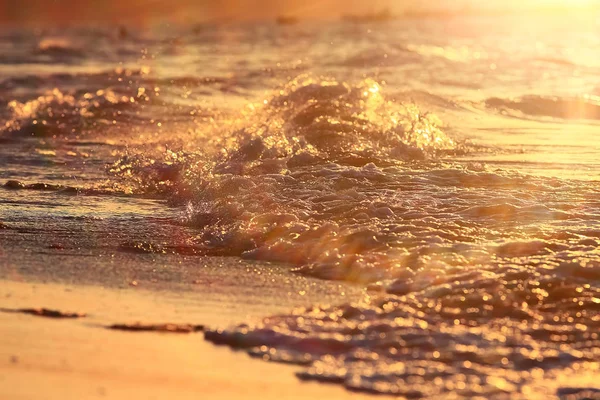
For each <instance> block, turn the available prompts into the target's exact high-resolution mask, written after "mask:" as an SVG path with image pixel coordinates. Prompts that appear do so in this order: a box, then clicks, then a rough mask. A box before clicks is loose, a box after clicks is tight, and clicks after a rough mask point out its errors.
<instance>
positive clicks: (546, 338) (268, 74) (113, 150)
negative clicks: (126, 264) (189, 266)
mask: <svg viewBox="0 0 600 400" xmlns="http://www.w3.org/2000/svg"><path fill="white" fill-rule="evenodd" d="M598 48H600V19H598V18H597V16H594V15H568V16H564V15H563V16H560V17H558V16H544V17H541V16H537V17H534V16H531V15H527V16H519V17H517V16H510V17H509V16H506V17H464V18H461V17H457V18H453V19H441V18H431V19H404V20H397V21H388V22H379V23H367V24H357V23H350V22H333V21H332V22H322V21H320V22H311V21H307V22H301V23H299V24H295V25H289V26H288V25H286V26H278V25H276V24H275V23H252V24H250V23H249V24H221V25H219V24H215V25H209V24H206V25H197V26H177V27H173V26H157V27H147V28H144V29H141V28H128V29H117V28H116V27H87V28H61V29H58V28H57V29H42V28H40V29H12V30H9V29H5V30H3V31H2V32H1V33H0V49H1V51H0V179H3V180H4V182H5V183H6V184H5V185H4V188H2V189H0V222H1V223H2V225H0V226H1V227H4V228H8V229H10V228H11V226H16V225H18V224H19V222H20V221H23V220H28V219H29V220H33V221H34V222H35V218H39V216H40V215H43V214H44V213H52V212H54V213H55V214H56V215H58V217H64V218H69V217H72V216H75V217H82V216H90V215H91V216H94V215H100V216H98V218H108V219H110V218H111V215H113V216H114V215H117V214H119V215H120V214H122V213H127V212H128V211H129V209H130V208H131V209H135V207H136V204H138V203H136V202H140V201H145V200H147V199H158V200H160V201H159V202H158V203H153V204H154V205H153V206H152V207H154V208H152V209H151V212H149V214H151V215H154V216H155V217H156V215H160V218H161V219H160V220H157V219H156V218H155V219H153V224H154V225H156V224H157V223H158V224H159V225H160V224H164V225H171V226H173V225H177V226H183V227H185V231H184V232H185V234H179V235H177V236H176V237H170V236H169V235H168V234H165V232H168V230H166V231H165V232H160V234H159V233H157V234H156V235H155V236H152V234H151V232H150V233H148V232H146V233H145V234H144V235H143V240H141V239H140V241H134V242H130V241H129V242H126V243H120V242H118V241H117V242H115V244H114V245H115V248H117V249H118V250H119V251H131V250H132V249H133V250H136V251H146V252H156V253H165V252H180V253H182V254H195V255H198V256H199V257H201V256H202V255H219V256H231V257H242V258H246V259H254V260H263V261H270V262H279V263H282V264H284V265H286V267H287V268H291V269H293V270H294V271H296V272H297V273H299V274H304V275H308V276H313V277H317V278H320V279H326V280H341V281H349V282H353V283H354V284H356V285H361V286H362V287H364V288H365V295H364V297H363V298H362V299H360V301H357V302H355V303H352V304H338V305H329V306H323V305H315V306H314V307H312V308H305V309H297V310H290V313H289V314H288V315H279V316H271V317H269V316H265V319H264V320H263V321H262V322H261V323H260V324H253V325H240V326H238V327H233V328H231V329H228V330H208V331H207V332H206V339H207V340H210V341H212V342H215V343H220V344H227V345H230V346H232V347H236V348H243V349H247V350H248V351H249V352H250V354H252V355H255V356H257V357H262V358H264V359H268V360H274V361H280V362H288V363H297V364H301V365H305V369H304V370H303V371H302V372H300V373H299V374H298V375H299V378H300V379H305V380H316V381H322V382H330V383H336V384H341V385H344V386H345V387H347V388H348V389H350V390H357V391H366V392H373V393H380V394H393V395H397V396H404V397H410V398H436V399H438V398H477V397H479V398H486V399H488V398H515V399H516V398H544V399H548V398H561V399H563V398H564V399H571V398H572V399H575V398H578V399H579V398H598V396H600V386H599V383H598V382H599V378H600V337H599V335H600V251H599V245H600V187H599V179H600V84H599V83H598V82H600V56H599V55H598V52H597V49H598ZM157 204H159V205H157ZM128 207H129V208H128ZM48 209H52V210H54V211H48ZM132 212H133V211H132ZM149 218H150V216H149ZM139 223H140V222H136V225H138V224H139ZM154 225H153V226H154ZM128 229H129V230H131V231H132V232H135V230H136V229H138V226H127V224H126V223H120V224H119V225H118V226H115V230H128ZM115 236H116V237H117V238H118V237H120V236H119V232H116V235H115Z"/></svg>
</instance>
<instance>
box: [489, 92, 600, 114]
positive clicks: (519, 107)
mask: <svg viewBox="0 0 600 400" xmlns="http://www.w3.org/2000/svg"><path fill="white" fill-rule="evenodd" d="M485 104H486V106H487V107H488V108H493V109H496V110H498V111H500V112H502V113H504V114H507V115H511V116H517V117H518V116H523V115H525V116H532V117H551V118H560V119H566V120H575V119H588V120H600V98H598V97H597V96H586V97H580V98H564V97H563V98H561V97H545V96H536V95H530V96H523V97H521V98H518V99H501V98H497V97H492V98H489V99H487V100H486V102H485Z"/></svg>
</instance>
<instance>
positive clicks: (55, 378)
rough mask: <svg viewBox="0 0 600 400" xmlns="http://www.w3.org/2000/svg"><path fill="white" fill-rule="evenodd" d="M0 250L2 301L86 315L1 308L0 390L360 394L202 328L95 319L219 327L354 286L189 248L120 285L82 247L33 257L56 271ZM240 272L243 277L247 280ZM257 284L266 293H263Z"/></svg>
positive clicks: (220, 395) (27, 393) (146, 395)
mask: <svg viewBox="0 0 600 400" xmlns="http://www.w3.org/2000/svg"><path fill="white" fill-rule="evenodd" d="M1 254H2V255H1V256H0V260H1V261H0V265H1V266H2V270H1V274H2V277H3V280H2V281H1V282H0V307H1V308H4V309H21V308H30V307H31V308H39V307H45V308H49V309H53V310H61V311H64V312H69V311H71V312H80V313H86V314H87V316H86V317H84V318H78V319H55V318H45V317H40V316H32V315H25V314H20V313H8V312H1V313H0V319H1V322H0V336H1V337H2V338H3V340H2V344H1V345H0V398H3V399H15V400H17V399H36V398H37V399H39V398H44V399H63V400H64V399H94V398H111V399H132V398H139V399H167V398H178V399H188V398H189V399H192V398H194V399H197V398H205V399H246V398H248V399H253V398H261V399H282V398H286V399H314V398H330V399H333V398H336V399H337V398H339V399H346V398H348V399H359V398H366V397H368V396H365V395H361V394H356V393H350V392H348V391H346V390H344V389H343V388H341V387H337V386H330V385H322V384H317V383H304V382H301V381H300V380H298V379H297V378H296V377H295V375H294V373H295V371H297V370H299V369H300V367H295V366H286V365H282V364H274V363H266V362H264V361H262V360H258V359H252V358H250V357H249V356H248V355H247V354H246V353H245V352H242V351H237V352H236V351H232V350H230V349H229V348H225V347H217V346H214V345H212V344H210V343H208V342H205V341H204V339H203V334H202V333H190V334H177V333H157V332H139V333H137V332H121V331H114V330H109V329H106V327H107V326H109V325H111V324H115V323H134V322H142V323H165V322H170V323H193V324H205V325H207V326H210V327H227V326H228V325H231V324H238V323H242V322H249V321H252V320H256V319H259V318H261V317H264V316H266V315H270V314H276V313H278V312H285V311H289V310H290V309H291V308H293V307H295V306H299V305H308V304H311V303H313V302H318V301H320V302H323V301H332V302H333V301H336V302H342V301H344V300H347V299H348V298H349V297H350V298H356V297H359V296H360V290H358V289H357V288H354V287H351V286H349V285H339V284H334V283H327V282H318V281H314V280H310V279H305V278H302V277H299V276H297V275H292V274H290V273H289V272H288V271H287V270H286V268H285V267H282V266H269V265H260V264H248V263H240V262H237V261H235V260H227V259H203V258H197V257H196V258H192V259H181V260H179V261H181V262H182V264H183V265H182V264H179V261H178V260H177V258H178V257H175V256H173V257H165V258H167V260H161V257H158V258H157V259H156V261H155V264H156V263H161V268H164V269H167V270H168V269H171V272H170V273H169V272H168V273H166V274H163V277H162V278H158V279H155V280H154V282H152V281H146V280H143V279H142V280H139V281H138V283H137V286H131V285H130V281H128V278H129V277H128V276H127V274H126V273H125V274H124V275H123V276H122V279H121V278H108V279H107V277H106V276H104V275H102V273H101V272H100V271H99V270H100V269H101V268H102V266H104V267H106V264H105V263H104V262H103V261H102V259H101V258H90V257H77V256H69V257H68V259H69V262H65V259H64V258H62V259H61V257H60V256H51V257H47V258H44V262H45V263H50V264H53V265H56V266H57V271H55V273H57V275H58V277H48V276H44V275H43V274H42V275H41V276H38V277H33V276H30V275H27V274H26V273H25V274H24V273H22V272H20V271H19V268H18V265H29V267H32V262H33V259H32V260H29V261H24V260H22V259H21V260H14V259H13V258H12V257H10V256H8V254H7V251H5V250H4V251H2V253H1ZM32 258H36V257H35V254H34V255H32ZM37 259H40V258H39V257H37ZM90 260H96V262H90ZM113 260H114V261H113ZM134 260H136V257H129V259H123V258H119V257H116V259H111V261H113V262H114V263H116V264H119V265H128V266H129V267H130V268H132V269H135V268H138V267H140V268H141V264H145V262H144V261H142V260H139V259H138V261H137V262H136V261H134ZM19 263H23V264H19ZM84 263H85V264H84ZM136 263H137V264H138V265H136ZM47 265H48V264H47ZM75 265H80V266H82V265H85V266H86V267H87V268H89V269H88V270H89V271H94V270H95V268H98V269H97V271H98V272H96V273H95V274H93V275H90V274H86V275H85V276H83V275H81V274H79V273H77V271H74V266H75ZM165 275H167V276H169V277H168V278H166V279H165V278H164V276H165ZM174 276H177V277H178V278H179V279H181V278H183V279H181V281H180V282H174V281H173V280H172V279H170V278H172V277H174ZM240 276H241V279H238V278H240ZM94 279H97V281H96V283H95V284H94V283H93V281H94ZM250 280H251V281H252V282H253V284H250V285H248V282H249V281H250ZM80 282H86V283H80ZM194 282H196V283H194ZM265 292H268V293H270V296H269V297H265V295H264V294H265ZM271 296H272V297H271ZM269 299H277V301H276V302H274V301H268V300H269ZM41 394H43V395H42V397H40V395H41Z"/></svg>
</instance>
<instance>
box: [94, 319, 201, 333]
mask: <svg viewBox="0 0 600 400" xmlns="http://www.w3.org/2000/svg"><path fill="white" fill-rule="evenodd" d="M106 328H107V329H111V330H116V331H126V332H159V333H194V332H202V331H203V330H204V325H192V324H171V323H166V324H144V323H139V322H137V323H133V324H113V325H109V326H107V327H106Z"/></svg>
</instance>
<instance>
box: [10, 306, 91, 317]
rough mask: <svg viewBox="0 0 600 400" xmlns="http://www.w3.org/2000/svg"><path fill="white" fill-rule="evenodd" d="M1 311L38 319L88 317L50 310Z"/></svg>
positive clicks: (20, 309)
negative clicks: (32, 316) (27, 315)
mask: <svg viewBox="0 0 600 400" xmlns="http://www.w3.org/2000/svg"><path fill="white" fill-rule="evenodd" d="M0 311H2V312H7V313H20V314H29V315H35V316H37V317H46V318H83V317H86V314H84V313H75V312H64V311H59V310H51V309H49V308H15V309H13V308H0Z"/></svg>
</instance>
